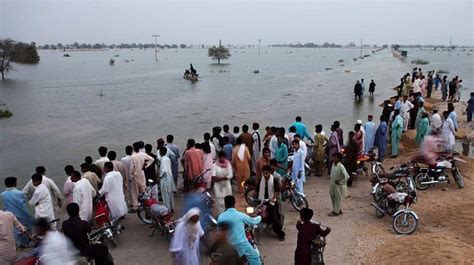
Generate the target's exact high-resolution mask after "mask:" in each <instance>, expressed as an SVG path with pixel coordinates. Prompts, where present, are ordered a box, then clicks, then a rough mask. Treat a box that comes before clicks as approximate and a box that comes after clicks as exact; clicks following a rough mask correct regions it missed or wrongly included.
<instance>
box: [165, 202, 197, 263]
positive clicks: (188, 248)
mask: <svg viewBox="0 0 474 265" xmlns="http://www.w3.org/2000/svg"><path fill="white" fill-rule="evenodd" d="M200 215H201V211H200V210H199V209H198V208H191V210H189V211H188V212H187V213H186V214H185V215H184V216H183V217H182V218H181V219H179V223H178V225H177V226H176V229H175V232H174V234H173V238H172V239H171V245H170V249H169V251H170V252H171V255H172V256H173V263H172V264H175V265H200V264H201V255H200V251H199V243H200V239H201V237H203V236H204V230H202V228H201V224H200V222H199V216H200Z"/></svg>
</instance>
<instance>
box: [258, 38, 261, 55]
mask: <svg viewBox="0 0 474 265" xmlns="http://www.w3.org/2000/svg"><path fill="white" fill-rule="evenodd" d="M261 42H262V39H258V54H260V43H261Z"/></svg>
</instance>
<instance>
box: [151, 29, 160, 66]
mask: <svg viewBox="0 0 474 265" xmlns="http://www.w3.org/2000/svg"><path fill="white" fill-rule="evenodd" d="M151 36H152V37H154V38H155V61H158V46H157V43H156V38H158V37H159V36H160V35H158V34H153V35H151Z"/></svg>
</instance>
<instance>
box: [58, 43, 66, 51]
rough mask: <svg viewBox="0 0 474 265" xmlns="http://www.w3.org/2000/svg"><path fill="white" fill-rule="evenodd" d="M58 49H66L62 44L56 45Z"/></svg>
mask: <svg viewBox="0 0 474 265" xmlns="http://www.w3.org/2000/svg"><path fill="white" fill-rule="evenodd" d="M56 47H58V49H60V50H62V49H63V48H64V47H63V45H62V44H61V43H58V44H56Z"/></svg>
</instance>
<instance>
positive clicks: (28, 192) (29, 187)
mask: <svg viewBox="0 0 474 265" xmlns="http://www.w3.org/2000/svg"><path fill="white" fill-rule="evenodd" d="M41 184H44V185H46V187H47V188H48V190H49V193H50V195H51V199H52V200H53V201H54V202H56V201H57V200H58V198H59V199H62V198H63V195H62V194H61V191H60V190H59V188H58V186H57V185H56V183H54V181H53V180H52V179H50V178H48V177H46V176H45V175H43V180H42V181H41ZM35 190H36V188H35V186H33V182H31V179H30V181H28V183H26V185H25V187H24V188H23V193H24V194H25V196H26V198H27V199H31V197H32V196H33V193H34V192H35Z"/></svg>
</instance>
